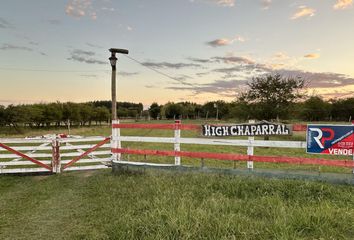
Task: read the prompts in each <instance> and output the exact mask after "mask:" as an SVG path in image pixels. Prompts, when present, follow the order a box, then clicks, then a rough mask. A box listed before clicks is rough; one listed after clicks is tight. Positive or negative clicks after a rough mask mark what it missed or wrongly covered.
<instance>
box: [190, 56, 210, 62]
mask: <svg viewBox="0 0 354 240" xmlns="http://www.w3.org/2000/svg"><path fill="white" fill-rule="evenodd" d="M187 59H188V60H190V61H192V62H197V63H208V62H211V60H210V59H202V58H193V57H189V58H187Z"/></svg>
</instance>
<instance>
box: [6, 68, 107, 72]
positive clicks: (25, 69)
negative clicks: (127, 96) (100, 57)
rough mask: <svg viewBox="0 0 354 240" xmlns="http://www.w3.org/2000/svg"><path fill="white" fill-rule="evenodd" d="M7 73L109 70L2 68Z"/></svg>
mask: <svg viewBox="0 0 354 240" xmlns="http://www.w3.org/2000/svg"><path fill="white" fill-rule="evenodd" d="M0 70H5V71H24V72H63V73H66V72H67V73H85V72H107V71H108V70H103V69H102V70H54V69H28V68H6V67H0Z"/></svg>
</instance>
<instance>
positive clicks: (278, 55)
mask: <svg viewBox="0 0 354 240" xmlns="http://www.w3.org/2000/svg"><path fill="white" fill-rule="evenodd" d="M289 58H290V57H289V56H288V55H287V54H286V53H284V52H277V53H276V54H274V57H273V59H275V60H287V59H289Z"/></svg>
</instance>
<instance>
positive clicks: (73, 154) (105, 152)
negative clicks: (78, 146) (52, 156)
mask: <svg viewBox="0 0 354 240" xmlns="http://www.w3.org/2000/svg"><path fill="white" fill-rule="evenodd" d="M107 154H112V153H111V151H110V150H109V151H94V152H92V153H90V155H94V156H96V155H97V156H98V155H107ZM81 155H82V153H79V152H70V153H61V154H60V156H61V157H77V156H81Z"/></svg>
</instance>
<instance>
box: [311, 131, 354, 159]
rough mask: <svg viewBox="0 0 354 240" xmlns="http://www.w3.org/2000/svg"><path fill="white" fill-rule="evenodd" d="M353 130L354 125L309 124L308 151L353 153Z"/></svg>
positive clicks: (337, 153)
mask: <svg viewBox="0 0 354 240" xmlns="http://www.w3.org/2000/svg"><path fill="white" fill-rule="evenodd" d="M353 131H354V126H353V125H352V126H350V125H308V126H307V137H306V143H307V153H317V154H331V155H353V148H354V133H353Z"/></svg>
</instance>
